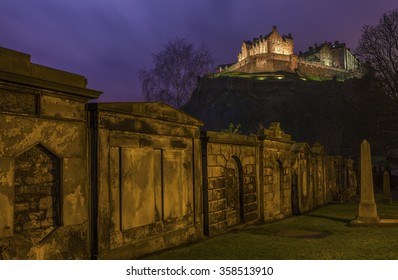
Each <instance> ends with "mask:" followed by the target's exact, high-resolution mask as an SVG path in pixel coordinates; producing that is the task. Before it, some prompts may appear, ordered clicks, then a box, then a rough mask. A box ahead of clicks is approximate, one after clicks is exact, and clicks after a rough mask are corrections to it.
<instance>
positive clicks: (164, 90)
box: [139, 38, 213, 108]
mask: <svg viewBox="0 0 398 280" xmlns="http://www.w3.org/2000/svg"><path fill="white" fill-rule="evenodd" d="M153 64H154V66H153V68H152V69H150V70H140V72H139V76H140V80H141V83H142V92H143V94H144V96H145V97H146V99H147V100H149V101H162V102H165V103H167V104H170V105H172V106H175V107H177V108H180V107H181V106H182V105H184V104H185V103H186V102H187V101H188V100H189V98H190V96H191V93H192V91H193V90H194V89H195V87H196V86H197V80H198V77H200V76H203V75H204V74H205V73H208V72H209V71H210V69H211V67H212V66H213V58H212V56H211V54H210V51H209V49H208V48H207V47H206V46H205V45H204V44H202V45H201V46H200V47H199V48H195V47H194V45H193V43H192V42H190V41H189V40H188V39H187V38H176V39H174V40H172V41H169V42H167V43H166V44H164V45H163V48H162V50H160V51H159V52H157V53H154V54H153Z"/></svg>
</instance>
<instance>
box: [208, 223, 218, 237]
mask: <svg viewBox="0 0 398 280" xmlns="http://www.w3.org/2000/svg"><path fill="white" fill-rule="evenodd" d="M218 232H219V230H218V223H217V224H212V225H209V235H210V236H212V235H216V234H218Z"/></svg>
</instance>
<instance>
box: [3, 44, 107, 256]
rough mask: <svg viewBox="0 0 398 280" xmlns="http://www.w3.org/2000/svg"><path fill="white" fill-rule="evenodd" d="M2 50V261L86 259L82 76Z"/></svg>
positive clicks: (85, 95) (86, 183)
mask: <svg viewBox="0 0 398 280" xmlns="http://www.w3.org/2000/svg"><path fill="white" fill-rule="evenodd" d="M29 58H30V57H29V56H28V55H26V54H22V53H18V52H14V51H11V50H7V49H3V48H0V259H82V258H88V257H89V221H88V201H89V200H88V195H89V170H88V164H89V162H88V149H87V135H88V134H87V128H86V126H87V125H86V123H87V119H86V112H85V103H86V102H87V100H88V99H90V98H93V97H98V96H99V94H100V92H97V91H92V90H89V89H86V88H85V86H86V79H85V78H84V77H81V76H78V75H74V74H70V73H66V72H62V71H59V70H55V69H51V68H46V67H41V66H39V65H35V64H32V63H30V59H29Z"/></svg>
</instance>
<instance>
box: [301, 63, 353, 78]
mask: <svg viewBox="0 0 398 280" xmlns="http://www.w3.org/2000/svg"><path fill="white" fill-rule="evenodd" d="M297 73H298V74H300V75H302V76H304V77H317V78H333V77H345V76H348V75H350V74H349V73H348V72H347V71H346V70H343V69H338V68H333V67H328V66H325V65H323V64H321V63H320V62H310V61H306V60H303V59H299V60H298V70H297Z"/></svg>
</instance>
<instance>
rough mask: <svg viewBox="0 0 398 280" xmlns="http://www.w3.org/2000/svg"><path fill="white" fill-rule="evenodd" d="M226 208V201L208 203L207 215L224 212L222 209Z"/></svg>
mask: <svg viewBox="0 0 398 280" xmlns="http://www.w3.org/2000/svg"><path fill="white" fill-rule="evenodd" d="M226 207H227V200H226V199H220V200H215V201H210V202H209V213H211V212H217V211H221V210H224V209H226Z"/></svg>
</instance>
